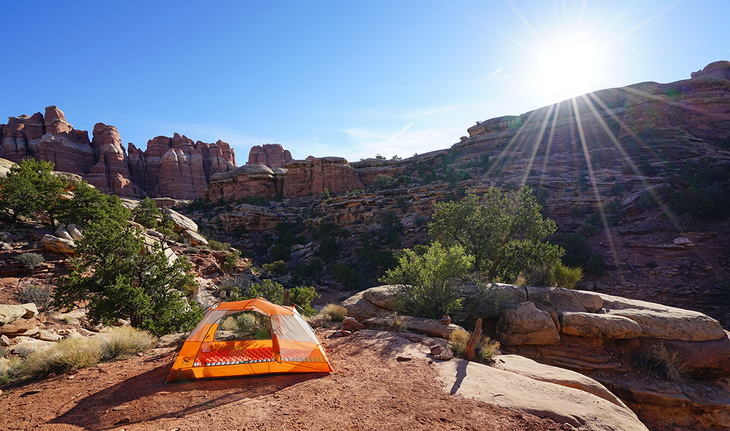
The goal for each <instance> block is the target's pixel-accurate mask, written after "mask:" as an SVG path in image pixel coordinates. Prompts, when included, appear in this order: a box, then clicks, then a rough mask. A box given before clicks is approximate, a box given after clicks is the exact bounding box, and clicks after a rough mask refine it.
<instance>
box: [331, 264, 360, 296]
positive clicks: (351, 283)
mask: <svg viewBox="0 0 730 431" xmlns="http://www.w3.org/2000/svg"><path fill="white" fill-rule="evenodd" d="M330 274H331V275H332V278H333V279H334V280H335V281H336V282H338V283H339V284H340V286H342V287H343V288H344V289H346V290H356V289H357V288H359V287H360V285H361V283H362V274H360V272H359V271H358V270H357V269H355V267H354V266H353V265H351V264H349V263H347V262H337V263H336V264H334V265H332V267H331V268H330Z"/></svg>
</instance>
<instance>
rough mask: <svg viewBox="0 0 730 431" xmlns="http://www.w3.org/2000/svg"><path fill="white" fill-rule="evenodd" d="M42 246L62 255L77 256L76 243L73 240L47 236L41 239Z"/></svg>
mask: <svg viewBox="0 0 730 431" xmlns="http://www.w3.org/2000/svg"><path fill="white" fill-rule="evenodd" d="M41 245H42V246H43V247H44V248H45V249H46V250H48V251H52V252H54V253H61V254H75V253H76V243H75V242H74V241H73V240H70V239H65V238H59V237H57V236H54V235H50V234H45V235H43V238H41Z"/></svg>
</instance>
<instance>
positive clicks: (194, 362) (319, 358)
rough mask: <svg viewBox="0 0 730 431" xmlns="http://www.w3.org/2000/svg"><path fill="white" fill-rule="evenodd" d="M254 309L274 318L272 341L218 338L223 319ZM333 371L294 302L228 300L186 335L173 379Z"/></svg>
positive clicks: (272, 321) (175, 365) (167, 380)
mask: <svg viewBox="0 0 730 431" xmlns="http://www.w3.org/2000/svg"><path fill="white" fill-rule="evenodd" d="M242 311H253V312H257V313H259V314H261V315H264V316H266V317H268V318H269V319H270V321H271V327H270V329H271V331H270V334H271V339H270V340H257V339H246V340H238V339H234V340H229V339H225V340H218V339H217V338H216V333H217V332H218V330H219V327H220V324H221V323H222V322H223V320H224V319H225V318H226V317H228V316H231V315H234V314H237V313H240V312H242ZM331 371H333V369H332V365H330V362H329V360H328V359H327V355H326V354H325V351H324V348H323V347H322V345H321V343H320V342H319V340H318V339H317V336H316V335H315V334H314V331H313V330H312V328H310V327H309V325H308V324H307V322H305V321H304V319H303V318H302V316H301V315H300V314H299V312H297V310H296V309H295V308H294V307H284V306H281V305H276V304H272V303H271V302H269V301H267V300H265V299H264V298H256V299H249V300H246V301H235V302H222V303H220V304H218V305H217V306H216V307H215V308H211V309H210V310H208V312H207V313H206V314H205V317H203V320H201V321H200V323H198V326H196V327H195V329H193V332H192V333H190V336H188V338H187V339H186V340H185V343H184V344H183V346H182V348H180V352H179V353H178V355H177V358H175V362H174V364H173V365H172V369H171V370H170V372H169V373H168V375H167V379H166V380H165V383H167V382H174V381H180V380H195V379H204V378H213V377H233V376H247V375H253V374H267V373H327V372H331Z"/></svg>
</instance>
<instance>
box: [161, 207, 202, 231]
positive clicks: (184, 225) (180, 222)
mask: <svg viewBox="0 0 730 431" xmlns="http://www.w3.org/2000/svg"><path fill="white" fill-rule="evenodd" d="M163 212H164V214H165V216H166V217H167V218H168V219H169V220H170V221H172V224H173V227H172V228H173V230H174V231H175V232H185V231H192V232H197V231H198V225H197V224H196V223H195V222H194V221H192V220H191V219H190V218H188V217H185V216H184V215H182V214H180V213H179V212H177V211H175V210H174V209H172V208H165V209H164V210H163Z"/></svg>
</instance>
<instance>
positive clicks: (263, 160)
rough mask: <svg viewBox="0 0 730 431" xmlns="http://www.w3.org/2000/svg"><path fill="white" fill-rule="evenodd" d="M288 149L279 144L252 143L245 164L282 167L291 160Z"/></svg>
mask: <svg viewBox="0 0 730 431" xmlns="http://www.w3.org/2000/svg"><path fill="white" fill-rule="evenodd" d="M293 160H294V159H293V158H292V156H291V153H290V152H289V150H285V149H284V147H282V146H281V145H280V144H264V145H254V146H253V147H251V151H250V152H249V153H248V162H247V163H246V164H247V165H265V166H268V167H270V168H283V167H284V166H285V165H286V164H287V163H289V162H291V161H293Z"/></svg>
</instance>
